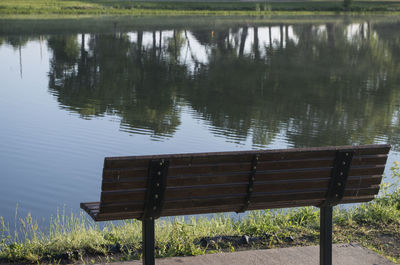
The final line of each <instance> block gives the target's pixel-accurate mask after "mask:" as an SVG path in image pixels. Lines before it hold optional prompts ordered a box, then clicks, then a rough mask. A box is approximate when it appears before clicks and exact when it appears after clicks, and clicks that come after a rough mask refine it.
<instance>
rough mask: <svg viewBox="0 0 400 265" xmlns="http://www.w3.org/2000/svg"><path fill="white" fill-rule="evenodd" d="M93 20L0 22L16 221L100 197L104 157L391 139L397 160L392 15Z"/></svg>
mask: <svg viewBox="0 0 400 265" xmlns="http://www.w3.org/2000/svg"><path fill="white" fill-rule="evenodd" d="M196 19H198V18H196ZM206 20H207V19H206ZM192 21H195V20H194V19H192ZM322 21H324V20H322ZM98 23H100V24H98ZM89 24H90V23H89ZM92 24H93V23H92ZM92 24H91V25H92ZM95 24H96V25H95V26H94V28H93V25H92V26H85V25H82V26H81V25H78V26H76V25H75V24H71V27H70V28H71V29H68V27H67V29H65V25H64V27H62V30H61V29H58V28H57V27H61V26H60V25H54V27H52V26H51V22H49V23H42V24H41V25H42V26H37V25H36V26H32V22H26V24H24V22H21V21H19V22H18V23H15V22H13V23H10V22H7V21H0V168H1V174H0V183H1V184H0V215H2V216H4V217H5V219H6V220H7V221H10V222H12V220H13V219H14V214H15V209H16V207H17V205H18V211H19V215H22V216H24V215H26V214H27V213H28V212H30V213H32V215H33V216H34V217H36V218H39V219H40V218H47V219H48V218H49V217H50V215H54V214H55V213H56V210H57V208H63V207H66V209H68V210H69V209H72V210H73V211H74V212H78V211H79V203H80V202H82V201H97V200H98V199H99V194H100V182H101V172H102V165H103V158H104V157H105V156H121V155H143V154H158V153H181V152H205V151H227V150H245V149H261V148H290V147H311V146H326V145H348V144H350V145H351V144H370V143H390V144H392V145H393V149H392V152H391V153H390V158H389V162H388V165H389V164H390V163H392V162H393V161H395V160H399V159H400V154H399V151H400V145H399V143H400V126H399V125H400V105H399V102H400V97H399V96H400V30H399V29H400V23H399V22H398V21H396V20H393V19H388V20H385V19H380V20H376V19H374V18H372V19H370V18H365V19H364V18H358V19H356V20H354V21H353V19H350V18H340V17H339V18H336V19H334V20H329V22H307V20H305V21H301V20H300V21H296V23H294V22H293V23H292V22H285V23H283V22H277V21H269V22H268V21H254V20H251V21H250V22H249V21H247V22H245V23H239V22H238V23H235V24H232V23H225V24H224V23H217V22H212V21H211V22H209V23H203V24H202V25H197V24H196V23H195V22H191V23H188V24H186V25H182V23H181V24H179V25H174V24H173V23H171V24H170V25H169V24H168V25H167V24H165V23H161V22H160V23H159V25H148V26H146V24H141V25H139V26H138V24H135V23H132V25H130V24H129V23H128V24H127V23H125V24H123V26H121V23H119V22H118V21H117V20H115V21H112V22H110V21H108V22H104V23H103V24H101V22H96V23H95ZM12 25H13V26H12ZM99 25H100V26H99ZM13 27H15V28H13Z"/></svg>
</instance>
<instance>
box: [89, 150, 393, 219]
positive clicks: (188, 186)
mask: <svg viewBox="0 0 400 265" xmlns="http://www.w3.org/2000/svg"><path fill="white" fill-rule="evenodd" d="M389 149H390V146H389V145H365V146H343V147H322V148H304V149H285V150H260V151H256V150H254V151H242V152H222V153H196V154H173V155H156V156H132V157H111V158H105V161H104V169H103V181H102V192H101V201H100V208H99V213H98V215H97V216H96V219H97V220H116V219H130V218H142V217H143V215H144V214H145V213H144V212H145V211H147V210H146V209H147V208H149V207H150V208H151V207H154V208H153V210H155V211H156V212H157V216H156V217H158V216H174V215H188V214H201V213H216V212H232V211H244V210H255V209H270V208H286V207H298V206H307V205H313V206H318V205H321V204H323V203H324V202H325V201H326V200H327V197H329V196H331V195H332V194H331V195H329V193H330V192H332V185H338V186H340V185H342V183H335V184H333V182H332V178H333V177H332V176H333V175H334V174H339V173H340V174H342V172H336V173H335V171H337V170H339V169H338V166H339V168H340V165H338V163H339V162H338V152H341V153H342V155H343V154H346V152H350V153H351V155H352V159H351V158H350V161H351V165H345V166H344V167H345V168H344V169H345V170H346V167H347V166H349V168H347V169H348V172H345V174H346V175H348V177H347V176H346V177H347V181H345V183H343V185H345V187H344V189H343V191H342V194H340V201H336V203H356V202H366V201H370V200H372V199H373V198H374V196H375V195H376V194H377V193H378V191H379V184H380V182H381V179H382V174H383V171H384V167H385V163H386V159H387V154H388V152H389ZM343 152H344V153H343ZM342 163H343V164H346V163H345V162H343V161H341V162H340V164H342ZM160 164H163V165H160ZM342 166H343V165H342ZM340 170H342V169H340ZM160 175H161V176H160ZM157 176H158V177H159V178H158V179H155V180H154V181H150V178H153V177H154V178H157ZM342 187H343V186H342ZM151 189H154V190H156V191H151ZM158 189H159V190H158ZM333 189H335V187H333ZM159 196H160V197H159ZM336 196H338V195H336ZM157 201H158V202H157ZM156 202H157V203H156ZM154 203H156V204H154ZM149 204H152V205H150V206H149ZM153 204H154V206H153ZM150 210H151V209H150Z"/></svg>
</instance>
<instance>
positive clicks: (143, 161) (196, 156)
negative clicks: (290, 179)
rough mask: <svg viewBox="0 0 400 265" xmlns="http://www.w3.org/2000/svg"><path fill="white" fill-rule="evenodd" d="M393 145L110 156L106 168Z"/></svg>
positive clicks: (377, 150)
mask: <svg viewBox="0 0 400 265" xmlns="http://www.w3.org/2000/svg"><path fill="white" fill-rule="evenodd" d="M389 149H390V145H364V146H335V147H317V148H299V149H280V150H259V151H240V152H216V153H193V154H167V155H154V156H133V157H111V158H110V157H109V158H105V160H104V168H127V167H147V165H148V160H150V159H162V158H164V159H169V160H170V165H171V166H175V165H182V164H183V165H188V164H191V165H194V164H204V163H209V162H210V161H211V163H218V162H229V161H231V162H245V161H250V160H251V157H252V155H253V154H255V153H257V154H259V155H260V160H274V159H299V158H309V157H326V156H332V157H333V155H334V153H335V151H336V150H354V152H355V156H357V155H373V154H385V153H387V152H388V151H389Z"/></svg>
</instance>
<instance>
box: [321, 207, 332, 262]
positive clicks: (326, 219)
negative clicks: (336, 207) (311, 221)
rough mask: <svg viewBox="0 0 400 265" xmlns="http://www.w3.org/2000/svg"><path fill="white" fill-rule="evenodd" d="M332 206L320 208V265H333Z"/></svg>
mask: <svg viewBox="0 0 400 265" xmlns="http://www.w3.org/2000/svg"><path fill="white" fill-rule="evenodd" d="M332 208H333V207H332V206H325V207H321V208H320V214H321V217H320V231H319V264H320V265H332Z"/></svg>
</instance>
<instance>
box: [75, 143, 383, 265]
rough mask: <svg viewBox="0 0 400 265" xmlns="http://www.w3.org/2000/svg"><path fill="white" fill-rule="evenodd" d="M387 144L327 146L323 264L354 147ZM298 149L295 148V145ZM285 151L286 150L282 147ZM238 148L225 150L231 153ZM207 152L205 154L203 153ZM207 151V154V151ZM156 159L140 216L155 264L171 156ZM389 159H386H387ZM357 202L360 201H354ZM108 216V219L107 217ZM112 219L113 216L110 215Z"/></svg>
mask: <svg viewBox="0 0 400 265" xmlns="http://www.w3.org/2000/svg"><path fill="white" fill-rule="evenodd" d="M375 147H376V148H385V149H387V151H389V149H390V146H389V145H370V146H364V147H356V146H345V147H327V148H328V149H329V150H330V149H334V150H335V158H334V163H333V167H332V169H331V174H330V175H331V176H330V179H329V185H328V189H327V192H326V196H325V199H324V200H323V202H322V203H321V204H320V205H310V206H317V207H319V208H320V265H332V213H333V206H335V205H338V204H340V203H341V199H342V197H343V196H344V192H345V187H346V183H347V178H348V175H349V172H350V168H351V163H352V158H353V154H354V151H355V150H357V149H359V148H375ZM320 149H323V148H312V149H298V150H300V151H301V150H304V151H309V150H317V151H318V150H320ZM292 150H294V149H292ZM281 151H282V152H284V150H281ZM250 152H251V153H252V154H253V159H252V162H251V170H250V173H249V179H248V181H249V182H248V188H247V196H246V197H245V201H244V202H243V205H242V207H241V208H240V209H239V210H237V212H244V211H246V210H247V207H248V206H249V204H250V201H251V197H252V191H253V182H254V180H255V178H254V177H255V170H256V167H257V161H258V154H259V152H260V153H261V152H262V151H250ZM229 153H234V152H227V153H221V154H222V155H224V154H229ZM202 155H203V154H202ZM204 155H207V154H204ZM153 158H154V159H151V157H150V159H149V166H148V175H147V178H146V179H147V184H146V192H145V197H144V198H145V201H144V209H143V214H142V216H141V217H140V218H138V219H140V220H141V221H142V248H143V264H144V265H154V264H155V255H154V248H155V232H154V224H155V219H157V218H159V217H160V215H161V210H162V208H163V203H164V192H165V189H166V186H167V175H168V167H169V160H168V155H167V156H155V157H153ZM385 161H386V160H385ZM354 202H356V201H354ZM81 208H83V209H84V210H85V211H87V212H88V213H89V214H90V215H91V216H92V217H93V218H94V219H95V220H96V216H95V215H94V214H93V212H91V210H90V209H88V207H87V205H86V204H84V203H82V204H81ZM103 220H104V219H103ZM106 220H112V219H106Z"/></svg>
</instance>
